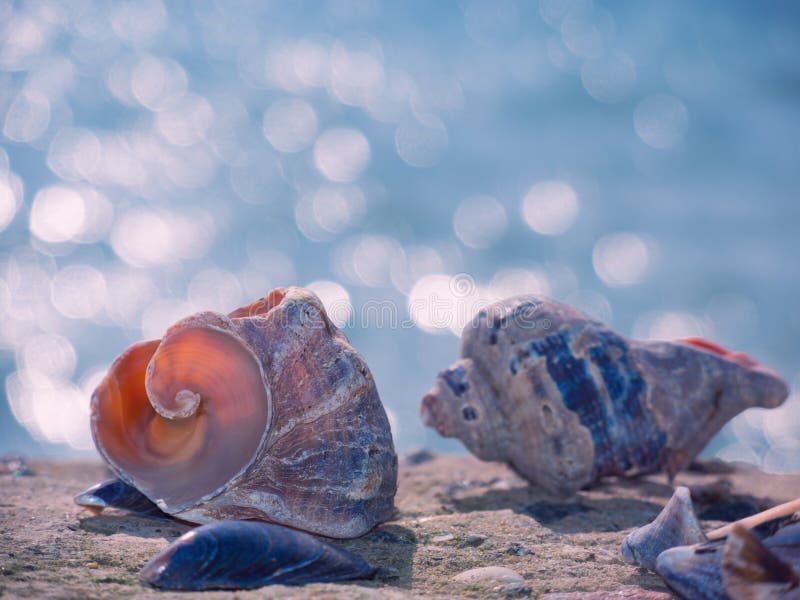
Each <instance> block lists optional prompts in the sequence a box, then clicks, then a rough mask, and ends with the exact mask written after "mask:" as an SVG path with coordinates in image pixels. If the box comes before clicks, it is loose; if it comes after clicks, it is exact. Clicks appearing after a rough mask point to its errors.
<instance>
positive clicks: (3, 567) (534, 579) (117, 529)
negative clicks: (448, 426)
mask: <svg viewBox="0 0 800 600" xmlns="http://www.w3.org/2000/svg"><path fill="white" fill-rule="evenodd" d="M29 464H30V468H31V469H32V471H33V473H34V474H33V475H30V476H14V475H11V474H2V475H0V597H2V598H16V597H20V598H42V597H49V598H126V597H127V598H132V597H136V598H138V597H145V598H146V597H159V598H172V597H174V598H180V599H181V600H189V599H190V598H193V597H195V594H192V593H165V592H159V591H157V590H154V589H152V588H149V587H146V586H143V585H142V584H140V583H139V580H138V572H139V569H140V568H141V567H142V565H143V564H144V563H145V562H146V561H147V560H148V559H149V558H150V557H151V556H153V555H154V554H155V553H156V552H158V551H159V550H161V549H162V548H164V547H165V546H166V545H167V544H168V543H169V542H170V541H172V540H173V539H175V538H176V537H177V536H179V535H180V534H182V533H184V532H185V531H187V530H188V529H189V526H188V525H184V524H181V523H178V522H169V521H157V520H149V519H144V518H138V517H132V516H128V515H125V514H123V513H120V512H117V511H113V510H108V511H105V512H104V513H103V514H101V515H93V514H91V513H90V512H88V511H87V510H84V509H80V508H79V507H77V506H76V505H74V504H73V502H72V497H73V495H74V494H75V493H77V492H79V491H81V490H83V489H84V488H86V487H88V486H89V485H90V484H93V483H95V482H97V481H100V480H102V479H105V478H107V477H108V476H109V473H108V471H107V470H106V469H105V467H104V466H103V465H101V464H100V463H95V462H88V461H82V462H78V461H64V462H57V461H47V462H44V461H38V462H37V461H33V462H31V463H29ZM703 470H704V471H711V472H695V471H693V472H687V473H683V474H681V475H679V476H678V478H677V481H676V484H685V485H689V486H690V487H692V489H693V494H694V496H695V498H696V500H697V501H696V507H697V509H698V513H700V515H701V518H702V519H703V524H704V525H705V526H707V527H708V528H711V527H714V526H717V525H720V524H723V523H724V522H725V521H726V520H731V519H734V518H737V517H739V516H742V515H743V514H746V513H748V512H752V511H754V510H757V509H762V508H764V507H766V506H769V505H772V504H775V503H777V502H781V501H785V500H789V499H791V498H794V497H797V496H800V475H792V476H777V475H767V474H765V473H762V472H760V471H757V470H755V469H752V468H749V467H745V466H741V465H739V466H736V467H735V468H734V469H724V468H722V465H718V464H706V466H705V467H704V469H703ZM724 471H729V472H724ZM400 472H401V478H400V486H399V490H398V494H397V501H396V505H397V512H396V515H395V518H394V520H392V521H391V522H389V523H386V524H384V525H382V526H381V527H379V528H377V529H376V530H374V531H372V532H371V533H370V534H368V535H366V536H364V537H363V538H360V539H357V540H352V541H347V542H334V543H337V544H341V545H342V546H344V547H346V548H348V549H349V550H351V551H354V552H356V553H358V554H361V555H362V556H364V557H365V558H367V559H368V560H369V561H370V562H371V563H373V564H374V565H375V566H377V567H379V571H378V574H377V576H376V577H375V578H374V579H373V580H368V581H358V582H354V583H351V584H313V585H308V586H305V587H294V588H290V587H284V586H270V587H265V588H261V589H260V590H252V591H247V592H230V593H229V592H206V593H203V595H202V597H203V598H206V599H209V600H211V599H214V598H242V599H246V598H312V597H313V598H340V597H341V598H352V599H356V598H364V599H368V598H420V597H422V598H456V597H463V598H510V597H533V598H538V597H549V598H551V599H554V598H575V597H588V598H612V597H613V598H628V597H631V598H632V597H649V598H668V597H669V595H668V592H667V590H666V589H665V588H664V587H663V585H662V583H661V581H660V579H659V578H658V577H657V576H656V575H653V574H651V573H648V572H647V571H645V570H644V569H639V568H636V567H633V566H630V565H627V564H625V563H624V562H623V561H622V558H621V555H620V552H619V545H620V542H621V541H622V538H623V537H624V536H625V534H626V533H627V532H628V531H630V530H631V529H632V528H635V527H637V526H640V525H643V524H644V523H647V522H649V521H650V520H652V518H653V517H654V516H655V515H656V514H657V513H658V512H659V510H660V509H661V507H662V506H663V505H664V503H665V502H666V501H667V500H668V499H669V497H670V495H671V493H672V488H671V487H670V486H669V485H668V484H667V482H666V480H665V478H664V477H650V478H645V479H639V480H636V481H609V482H608V483H605V484H603V485H601V486H599V487H596V488H594V489H592V490H589V491H583V492H581V493H579V494H577V495H576V496H574V497H572V498H568V499H564V498H556V497H552V496H548V495H546V494H544V493H542V492H541V491H540V490H538V489H536V488H533V487H530V486H527V485H526V484H525V483H524V481H522V480H521V479H519V478H518V477H517V476H515V475H514V474H513V473H511V472H510V471H509V470H508V469H506V468H505V467H503V466H502V465H497V464H489V463H483V462H480V461H478V460H476V459H474V458H472V457H470V456H450V455H446V456H431V455H429V454H427V453H425V452H420V453H416V454H412V455H411V456H409V457H405V458H403V459H402V460H401V471H400ZM481 567H496V568H494V569H483V570H481V571H477V572H473V573H467V574H464V572H465V571H469V570H470V569H475V568H481ZM501 568H505V569H510V570H511V571H513V572H512V573H509V572H508V571H505V570H502V569H501ZM598 590H600V591H602V590H605V591H609V592H613V594H612V595H608V594H605V595H604V594H592V595H591V596H584V595H573V594H569V595H563V594H562V593H561V592H580V591H584V592H585V591H598ZM548 594H550V596H548ZM643 594H644V596H643ZM197 595H198V596H199V594H197Z"/></svg>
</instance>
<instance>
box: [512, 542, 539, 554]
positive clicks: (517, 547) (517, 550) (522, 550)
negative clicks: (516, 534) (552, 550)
mask: <svg viewBox="0 0 800 600" xmlns="http://www.w3.org/2000/svg"><path fill="white" fill-rule="evenodd" d="M506 554H513V555H514V556H526V555H529V554H533V551H532V550H529V549H528V548H526V547H525V546H523V545H522V544H518V543H517V542H514V543H512V544H511V545H510V546H509V547H508V548H506Z"/></svg>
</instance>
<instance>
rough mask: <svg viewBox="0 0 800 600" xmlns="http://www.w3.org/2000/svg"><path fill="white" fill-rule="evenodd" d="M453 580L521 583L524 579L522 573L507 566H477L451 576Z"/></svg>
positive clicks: (505, 583) (504, 583)
mask: <svg viewBox="0 0 800 600" xmlns="http://www.w3.org/2000/svg"><path fill="white" fill-rule="evenodd" d="M453 581H459V582H461V583H470V584H476V583H488V584H501V585H522V584H524V583H525V580H524V579H523V578H522V575H520V574H519V573H517V572H516V571H512V570H511V569H509V568H507V567H478V568H477V569H470V570H469V571H463V572H461V573H459V574H458V575H456V576H455V577H453Z"/></svg>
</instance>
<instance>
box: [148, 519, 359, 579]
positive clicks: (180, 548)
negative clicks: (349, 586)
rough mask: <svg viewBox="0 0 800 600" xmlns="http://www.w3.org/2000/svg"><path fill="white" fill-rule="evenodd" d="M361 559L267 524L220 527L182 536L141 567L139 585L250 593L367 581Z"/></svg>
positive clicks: (236, 523) (230, 523) (224, 524)
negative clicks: (265, 588) (275, 586)
mask: <svg viewBox="0 0 800 600" xmlns="http://www.w3.org/2000/svg"><path fill="white" fill-rule="evenodd" d="M374 573H375V569H374V568H373V567H372V566H370V565H369V564H368V563H367V562H366V561H365V560H363V559H362V558H360V557H358V556H356V555H354V554H351V553H350V552H347V551H345V550H342V549H339V548H336V547H334V546H332V545H331V544H328V543H326V542H322V541H320V540H318V539H316V538H314V537H312V536H310V535H308V534H305V533H302V532H300V531H295V530H293V529H288V528H286V527H280V526H278V525H272V524H269V523H257V522H253V521H223V522H220V523H212V524H210V525H204V526H202V527H199V528H197V529H194V530H192V531H190V532H188V533H185V534H183V535H182V536H181V537H180V538H178V539H177V540H175V541H174V542H172V543H171V544H170V545H169V546H168V547H167V548H166V549H164V550H162V551H161V552H159V553H158V554H157V555H156V556H154V557H153V558H152V559H150V561H149V562H148V563H147V564H146V565H145V566H144V568H143V569H142V571H141V574H140V577H141V579H142V581H143V582H145V583H148V584H150V585H153V586H155V587H159V588H164V589H169V590H231V589H251V588H258V587H261V586H265V585H270V584H284V585H302V584H305V583H313V582H323V581H342V580H346V579H362V578H366V577H371V576H372V575H373V574H374Z"/></svg>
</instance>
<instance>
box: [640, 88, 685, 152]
mask: <svg viewBox="0 0 800 600" xmlns="http://www.w3.org/2000/svg"><path fill="white" fill-rule="evenodd" d="M633 126H634V129H635V130H636V135H638V136H639V137H640V138H641V140H642V141H643V142H644V143H645V144H647V145H648V146H651V147H653V148H659V149H664V148H671V147H673V146H675V145H677V144H678V143H679V142H680V141H681V140H682V139H683V137H684V136H685V135H686V130H687V129H688V128H689V113H688V112H687V110H686V105H685V104H684V103H683V102H682V101H681V100H680V99H679V98H676V97H675V96H669V95H667V94H654V95H652V96H648V97H647V98H645V99H644V100H642V101H641V102H639V104H637V105H636V109H635V110H634V112H633Z"/></svg>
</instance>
